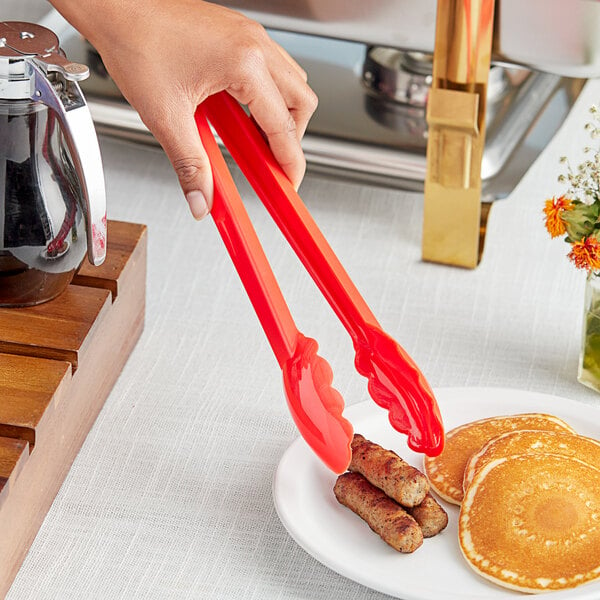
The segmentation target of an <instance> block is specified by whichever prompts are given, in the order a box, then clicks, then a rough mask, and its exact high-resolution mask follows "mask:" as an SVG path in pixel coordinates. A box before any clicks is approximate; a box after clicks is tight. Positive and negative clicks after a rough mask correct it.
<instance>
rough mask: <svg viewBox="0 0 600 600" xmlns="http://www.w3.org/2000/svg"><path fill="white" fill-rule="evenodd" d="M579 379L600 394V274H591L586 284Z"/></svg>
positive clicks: (596, 272)
mask: <svg viewBox="0 0 600 600" xmlns="http://www.w3.org/2000/svg"><path fill="white" fill-rule="evenodd" d="M577 379H578V380H579V382H580V383H582V384H583V385H586V386H587V387H590V388H592V389H593V390H596V391H597V392H600V272H598V271H595V272H590V273H589V274H588V277H587V280H586V284H585V300H584V310H583V334H582V338H581V353H580V356H579V372H578V374H577Z"/></svg>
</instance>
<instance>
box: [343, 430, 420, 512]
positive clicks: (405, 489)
mask: <svg viewBox="0 0 600 600" xmlns="http://www.w3.org/2000/svg"><path fill="white" fill-rule="evenodd" d="M348 468H349V470H350V471H353V472H356V473H360V474H361V475H363V476H364V477H365V478H366V479H368V480H369V481H370V482H371V483H372V484H373V485H374V486H375V487H378V488H379V489H381V490H383V491H384V492H385V493H386V494H387V495H388V496H389V497H390V498H393V499H394V500H395V501H396V502H398V504H401V505H402V506H417V504H421V502H423V499H424V498H425V495H426V494H427V492H429V481H428V479H427V477H425V475H423V473H421V471H419V470H418V469H415V468H414V467H412V466H411V465H409V464H408V463H406V462H405V461H403V460H402V459H401V458H400V457H399V456H398V455H397V454H396V453H395V452H392V451H391V450H386V449H385V448H382V447H381V446H379V445H378V444H375V443H373V442H370V441H369V440H367V439H365V438H364V437H363V436H362V435H360V434H358V433H355V434H354V438H353V439H352V460H351V462H350V466H349V467H348Z"/></svg>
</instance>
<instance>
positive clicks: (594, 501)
mask: <svg viewBox="0 0 600 600" xmlns="http://www.w3.org/2000/svg"><path fill="white" fill-rule="evenodd" d="M458 534H459V542H460V548H461V550H462V553H463V555H464V556H465V558H466V560H467V562H468V563H469V565H470V566H471V567H473V569H475V571H477V573H479V574H480V575H482V576H483V577H485V578H487V579H490V580H491V581H493V582H495V583H497V584H500V585H502V586H505V587H508V588H511V589H515V590H520V591H523V592H546V591H553V590H562V589H567V588H572V587H575V586H577V585H581V584H583V583H588V582H589V581H592V580H594V579H597V578H598V577H600V470H599V469H596V468H595V467H592V466H591V465H588V464H586V463H584V462H582V461H580V460H577V459H576V458H573V457H568V456H558V455H554V454H522V455H517V456H511V457H504V458H497V459H494V460H492V461H491V462H489V463H488V464H486V465H485V466H484V467H483V468H481V469H480V470H479V471H477V473H476V474H475V477H474V479H473V482H472V483H471V485H470V486H469V489H468V490H467V493H466V495H465V498H464V501H463V504H462V506H461V511H460V517H459V526H458Z"/></svg>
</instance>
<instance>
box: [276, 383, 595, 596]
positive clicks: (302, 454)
mask: <svg viewBox="0 0 600 600" xmlns="http://www.w3.org/2000/svg"><path fill="white" fill-rule="evenodd" d="M435 394H436V398H437V400H438V404H439V407H440V410H441V412H442V417H443V419H444V426H445V428H446V430H450V429H452V428H453V427H456V426H457V425H460V424H462V423H466V422H468V421H473V420H476V419H481V418H484V417H491V416H497V415H508V414H516V413H526V412H542V413H550V414H553V415H556V416H558V417H561V418H563V419H564V420H565V421H567V423H569V424H570V425H571V426H572V427H573V428H574V429H575V430H576V431H577V432H578V433H581V434H582V435H587V436H590V437H594V438H598V439H600V409H598V408H595V407H593V406H590V405H587V404H582V403H580V402H575V401H573V400H568V399H565V398H559V397H557V396H549V395H547V394H538V393H534V392H526V391H519V390H511V389H501V388H441V389H437V390H435ZM344 416H345V417H346V418H347V419H348V420H349V421H350V422H351V423H352V424H353V426H354V429H355V431H356V432H357V433H361V434H362V435H364V436H365V437H366V438H368V439H370V440H372V441H374V442H377V443H378V444H380V445H382V446H383V447H384V448H389V449H392V450H394V451H396V452H397V453H398V454H399V455H400V456H401V457H402V458H404V459H405V460H406V461H407V462H409V463H410V464H412V465H414V466H415V467H417V468H419V469H422V468H423V460H422V456H421V455H420V454H417V453H415V452H412V451H411V450H409V448H408V446H407V445H406V443H405V436H403V435H400V434H398V433H397V432H396V431H394V430H393V429H392V427H391V426H390V425H389V423H388V421H387V412H386V411H384V410H382V409H381V408H379V407H378V406H377V405H376V404H375V403H374V402H372V401H370V400H369V401H367V402H361V403H359V404H355V405H354V406H350V407H348V408H347V409H346V411H345V413H344ZM335 479H336V476H335V474H334V473H332V472H331V471H329V469H327V467H325V466H324V464H323V463H321V461H320V460H319V459H318V458H317V457H316V456H315V455H314V454H313V452H312V450H310V448H309V447H308V445H307V444H306V443H305V442H304V440H303V439H302V438H299V439H297V440H296V441H295V442H293V443H292V444H291V446H290V447H289V448H288V449H287V450H286V452H285V453H284V455H283V457H282V459H281V461H280V463H279V466H278V468H277V471H276V474H275V478H274V481H273V496H274V500H275V507H276V509H277V513H278V515H279V518H280V519H281V522H282V523H283V525H284V526H285V527H286V529H287V530H288V532H289V533H290V535H291V536H292V537H293V538H294V540H296V542H297V543H298V544H299V545H300V546H301V547H302V548H304V550H306V551H307V552H308V553H310V554H311V555H312V556H313V557H314V558H316V559H317V560H318V561H320V562H321V563H323V564H324V565H326V566H327V567H329V568H330V569H332V570H334V571H336V572H337V573H340V574H341V575H344V576H345V577H348V578H349V579H352V580H354V581H357V582H358V583H361V584H363V585H365V586H368V587H370V588H372V589H374V590H377V591H379V592H383V593H385V594H389V595H391V596H394V597H396V598H401V599H402V600H440V599H441V598H443V599H444V600H488V599H489V600H495V599H498V598H514V597H515V596H523V594H521V593H520V592H515V591H512V590H509V589H506V588H502V587H499V586H496V585H494V584H493V583H490V582H488V581H486V580H485V579H483V578H482V577H480V576H479V575H477V574H476V573H475V572H474V571H473V570H472V569H471V568H470V567H469V566H468V565H467V563H466V561H465V560H464V558H463V557H462V554H461V552H460V549H459V545H458V533H457V521H458V507H457V506H453V505H450V504H446V503H442V504H443V506H444V508H445V509H446V510H447V512H448V516H449V523H448V527H447V528H446V529H445V530H444V531H443V532H442V533H441V534H439V535H437V536H436V537H433V538H430V539H426V540H425V541H424V542H423V546H421V548H419V549H418V550H417V551H416V552H414V553H413V554H400V553H398V552H396V551H395V550H393V549H392V548H390V547H389V546H388V545H387V544H385V543H384V542H383V541H382V540H381V539H380V538H379V536H377V534H375V533H373V532H372V531H371V529H369V527H368V525H367V524H366V523H365V522H364V521H362V520H361V519H360V518H359V517H357V516H356V515H355V514H354V513H352V512H351V511H350V510H348V509H347V508H345V507H344V506H342V505H341V504H339V503H338V502H337V500H336V498H335V496H334V494H333V485H334V483H335ZM545 597H552V599H553V600H554V599H556V600H559V599H565V600H566V599H570V600H571V599H572V600H575V599H576V600H598V599H599V598H600V582H595V583H591V584H587V585H583V586H581V587H578V588H574V589H572V590H566V591H560V592H550V594H549V595H548V594H545Z"/></svg>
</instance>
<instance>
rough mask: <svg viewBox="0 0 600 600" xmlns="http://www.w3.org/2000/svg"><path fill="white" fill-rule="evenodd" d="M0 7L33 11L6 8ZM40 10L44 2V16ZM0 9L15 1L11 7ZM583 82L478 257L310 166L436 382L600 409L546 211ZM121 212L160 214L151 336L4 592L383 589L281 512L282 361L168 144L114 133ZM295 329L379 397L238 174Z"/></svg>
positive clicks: (411, 204)
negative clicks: (467, 265)
mask: <svg viewBox="0 0 600 600" xmlns="http://www.w3.org/2000/svg"><path fill="white" fill-rule="evenodd" d="M5 1H6V0H5ZM9 5H10V6H9V9H8V14H7V13H4V15H2V13H1V12H0V15H2V16H3V17H4V18H29V19H35V18H37V17H38V16H39V15H40V14H43V12H44V11H45V10H46V9H47V5H46V4H45V3H44V2H37V3H36V2H33V3H32V4H31V6H32V8H28V10H29V11H30V12H27V11H26V10H25V8H24V5H23V4H22V3H21V2H19V1H18V0H12V3H11V2H9ZM38 9H39V12H38V13H37V14H36V12H35V11H36V10H38ZM3 10H5V9H4V8H3ZM599 97H600V82H599V81H593V82H590V83H588V85H587V87H586V89H585V90H584V93H583V94H582V96H581V97H580V100H579V101H578V104H577V107H576V109H575V110H574V111H573V112H572V114H571V115H570V117H569V119H568V120H567V122H566V123H565V124H564V127H563V129H562V130H561V131H560V132H559V134H558V135H557V136H556V138H555V139H554V141H553V142H552V143H551V144H550V146H549V147H548V148H547V149H546V150H545V152H544V153H543V155H542V156H541V158H540V159H539V160H538V161H537V163H536V164H535V165H534V166H533V167H532V168H531V170H530V171H529V173H528V174H527V175H526V177H525V178H524V179H523V181H522V182H521V184H520V185H519V186H518V187H517V189H515V190H514V192H513V193H512V194H511V196H510V197H509V198H508V199H507V200H505V201H501V202H497V203H496V204H495V205H494V206H493V209H492V213H491V217H490V221H489V229H488V234H487V242H486V249H485V254H484V258H483V261H482V263H481V265H480V266H479V267H478V268H477V269H476V270H474V271H470V270H461V269H455V268H449V267H443V266H439V265H434V264H426V263H423V262H421V260H420V236H421V222H422V195H421V194H418V193H408V192H401V191H397V190H388V189H381V188H375V187H370V186H368V185H357V184H350V183H344V182H342V181H333V180H331V179H326V178H322V177H319V176H316V175H314V174H310V175H309V176H308V177H307V179H306V180H305V182H304V183H303V185H302V188H301V195H302V197H303V198H304V200H305V202H306V204H307V205H308V207H309V209H310V210H311V212H312V214H313V216H314V217H315V219H316V221H317V222H318V224H319V225H320V226H321V228H322V230H323V231H324V233H325V235H326V236H327V238H328V240H329V241H330V243H331V245H332V246H333V248H334V250H335V251H336V252H337V254H338V256H339V257H340V259H341V261H342V263H343V264H344V265H345V266H346V268H347V270H348V271H349V273H350V275H351V277H352V278H353V279H354V281H355V283H356V284H357V286H358V288H359V289H360V290H361V291H362V293H363V295H364V296H365V298H366V300H367V302H368V303H369V304H370V306H371V308H372V309H373V311H374V312H375V314H376V315H377V316H378V318H379V320H380V322H381V323H382V325H383V327H384V328H385V329H386V330H387V331H388V332H389V333H390V334H391V335H392V336H393V337H395V338H396V339H397V340H398V341H399V342H400V343H401V344H402V345H403V346H404V347H405V348H406V349H407V350H408V352H409V353H410V354H411V355H412V356H413V358H414V359H415V360H416V361H417V363H418V364H419V365H420V367H421V369H422V370H423V372H424V373H425V375H426V376H427V377H428V379H429V381H430V383H431V384H432V385H433V386H501V387H513V388H519V389H525V390H535V391H540V392H546V393H550V394H557V395H561V396H566V397H569V398H573V399H577V400H580V401H582V402H586V403H590V404H600V396H599V395H597V394H595V393H594V392H592V391H590V390H588V389H587V388H585V387H583V386H582V385H580V384H579V383H577V381H576V372H577V362H578V353H579V345H580V337H581V332H580V329H581V316H582V315H581V311H582V305H583V287H584V279H585V276H584V274H583V273H581V272H576V270H575V269H574V267H573V266H572V265H571V264H570V263H569V262H568V261H567V259H566V256H565V254H566V250H567V248H566V245H565V244H563V243H562V242H560V241H556V240H555V241H551V240H550V239H549V237H548V235H547V234H546V232H545V230H544V227H543V219H542V213H541V209H542V207H543V201H544V199H545V197H546V196H548V195H552V194H554V193H557V192H560V191H561V190H562V188H561V187H560V186H559V184H558V183H557V182H556V175H557V173H558V169H559V164H558V157H559V156H560V155H562V154H570V155H578V154H579V153H580V149H581V148H582V147H583V146H584V145H585V144H586V143H587V133H586V132H585V131H584V129H583V125H584V123H585V122H586V121H587V120H588V114H587V108H588V106H589V105H590V104H591V103H593V102H597V101H598V99H599ZM101 145H102V153H103V157H104V161H105V167H106V182H107V191H108V202H109V217H110V218H112V219H121V220H128V221H134V222H139V223H146V224H147V225H148V228H149V255H148V260H149V264H148V282H147V301H148V306H147V319H146V327H145V331H144V333H143V335H142V338H141V339H140V342H139V344H138V345H137V347H136V349H135V351H134V352H133V354H132V356H131V358H130V360H129V362H128V363H127V365H126V367H125V369H124V371H123V373H122V376H121V377H120V379H119V380H118V382H117V384H116V386H115V388H114V390H113V392H112V393H111V395H110V397H109V398H108V400H107V402H106V405H105V407H104V410H103V411H102V412H101V414H100V416H99V418H98V420H97V422H96V424H95V426H94V428H93V429H92V431H91V433H90V435H89V437H88V438H87V441H86V442H85V444H84V446H83V448H82V450H81V452H80V454H79V455H78V457H77V459H76V461H75V463H74V465H73V468H72V469H71V471H70V473H69V475H68V477H67V479H66V481H65V483H64V485H63V486H62V488H61V490H60V492H59V494H58V496H57V498H56V500H55V502H54V504H53V506H52V508H51V510H50V512H49V513H48V516H47V518H46V520H45V522H44V524H43V526H42V528H41V530H40V531H39V534H38V536H37V538H36V540H35V542H34V544H33V546H32V548H31V550H30V552H29V554H28V556H27V558H26V560H25V562H24V564H23V566H22V568H21V570H20V572H19V574H18V576H17V578H16V580H15V582H14V585H13V586H12V589H11V591H10V593H9V595H8V598H9V600H32V599H35V600H46V599H48V600H49V599H60V600H67V599H86V600H92V599H94V600H109V599H110V600H113V599H115V600H116V599H122V600H129V599H132V598H135V599H138V598H144V599H148V600H150V599H152V600H159V599H160V600H166V599H173V600H174V599H177V600H183V599H200V598H202V599H233V598H236V599H238V598H239V599H251V598H255V599H260V600H262V599H266V598H268V599H275V598H277V599H282V600H283V599H286V600H287V599H315V600H319V599H322V600H330V599H331V598H346V599H348V600H350V599H356V600H359V599H360V600H362V599H366V598H369V599H375V598H384V596H383V595H380V594H378V593H375V592H373V591H371V590H369V589H367V588H364V587H362V586H360V585H358V584H356V583H353V582H352V581H349V580H347V579H345V578H343V577H341V576H339V575H337V574H336V573H334V572H332V571H330V570H328V569H327V568H325V567H324V566H322V565H321V564H320V563H318V562H317V561H316V560H314V559H313V558H312V557H311V556H309V555H308V554H306V553H305V552H304V551H303V550H302V549H301V548H300V547H298V546H297V545H296V543H295V542H294V541H293V540H292V539H291V538H290V537H289V536H288V534H287V532H286V530H285V529H284V528H283V526H282V525H281V524H280V522H279V520H278V518H277V515H276V513H275V510H274V506H273V501H272V496H271V485H272V478H273V474H274V472H275V469H276V466H277V463H278V461H279V459H280V457H281V455H282V453H283V452H284V450H285V448H286V447H287V446H288V445H289V444H290V443H291V442H292V441H293V440H294V439H295V438H296V436H297V432H296V430H295V428H294V425H293V423H292V420H291V417H290V416H289V414H288V411H287V408H286V404H285V399H284V395H283V390H282V385H281V376H280V372H279V371H278V367H277V364H276V362H275V360H274V357H273V355H272V353H271V350H270V348H269V346H268V343H267V341H266V339H265V337H264V335H263V333H262V330H261V329H260V326H259V324H258V321H257V319H256V317H255V315H254V313H253V311H252V308H251V306H250V303H249V301H248V299H247V297H246V296H245V294H244V291H243V289H242V287H241V284H240V283H239V280H238V278H237V275H236V273H235V271H234V269H233V266H232V265H231V263H230V260H229V258H228V256H227V254H226V252H225V249H224V246H223V244H222V242H221V240H220V238H219V237H218V235H217V233H216V230H215V227H214V225H213V223H212V221H211V220H210V218H209V219H206V220H205V221H203V222H200V223H197V222H195V221H194V220H193V219H192V218H191V216H190V215H189V214H188V209H187V206H186V204H185V202H184V199H183V197H182V195H181V193H180V190H179V188H178V185H177V181H176V178H175V176H174V174H173V172H172V170H171V167H170V165H169V163H168V161H167V160H166V158H165V156H164V154H163V153H162V152H161V151H160V150H158V149H156V148H150V147H145V146H136V145H133V144H129V143H125V142H119V141H115V140H111V139H102V144H101ZM235 175H236V179H237V182H238V184H239V188H240V190H241V191H242V194H243V197H244V199H245V202H246V206H247V208H248V210H249V212H250V215H251V218H252V220H253V222H254V224H255V226H256V228H257V230H258V232H259V235H260V236H261V239H262V241H263V243H264V246H265V249H266V252H267V254H268V256H269V257H270V259H271V261H272V264H273V266H274V269H275V271H276V273H277V276H278V278H279V281H280V283H281V286H282V288H283V291H284V293H285V295H286V298H287V300H288V302H289V304H290V307H291V310H292V313H293V315H294V317H295V319H296V321H297V323H298V325H299V327H300V329H301V330H302V331H303V332H304V333H306V334H307V335H310V336H312V337H316V338H317V339H318V341H319V343H320V347H321V354H322V355H323V356H324V357H326V358H327V360H328V361H329V362H330V364H331V365H332V367H333V369H334V373H335V379H334V385H335V387H336V388H337V389H338V390H339V391H340V392H341V393H342V395H343V396H344V398H345V400H346V403H347V404H353V403H356V402H359V401H362V400H365V399H367V398H368V395H367V392H366V385H365V382H364V380H363V379H362V378H361V377H359V376H358V375H357V374H356V372H355V371H354V368H353V356H354V355H353V352H352V347H351V344H350V341H349V338H348V336H347V334H346V333H345V331H344V330H343V328H342V326H341V325H340V323H339V322H338V321H337V319H336V318H335V317H334V315H333V313H332V311H331V310H330V309H329V306H328V305H327V304H326V303H325V301H324V299H323V298H322V296H320V294H319V293H318V292H317V290H316V288H315V286H314V285H313V283H312V281H311V280H310V278H309V277H308V275H307V274H306V272H305V271H304V270H303V269H302V267H301V266H300V263H299V262H298V261H297V259H296V257H295V255H294V254H293V253H292V251H291V250H290V248H289V247H288V246H287V244H286V243H285V241H284V240H283V238H282V236H281V235H280V233H279V232H278V230H277V229H276V228H275V227H274V225H273V224H272V222H271V221H270V219H269V217H268V215H267V214H266V212H265V210H264V209H263V207H262V206H261V205H260V203H259V202H258V201H257V199H256V198H255V197H254V196H253V194H252V193H251V191H250V188H249V186H248V185H247V184H246V183H245V181H244V180H243V178H242V177H241V176H240V175H239V173H238V172H237V171H236V172H235Z"/></svg>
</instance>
